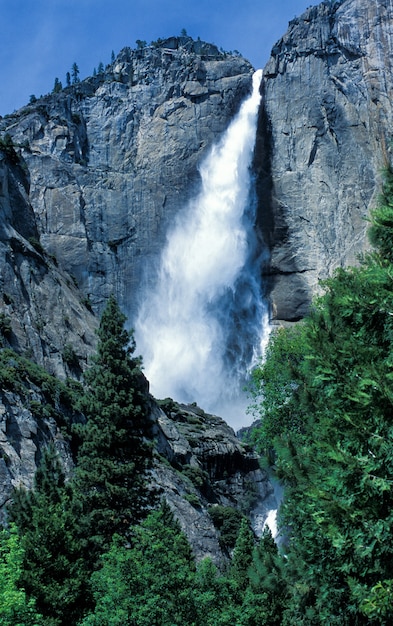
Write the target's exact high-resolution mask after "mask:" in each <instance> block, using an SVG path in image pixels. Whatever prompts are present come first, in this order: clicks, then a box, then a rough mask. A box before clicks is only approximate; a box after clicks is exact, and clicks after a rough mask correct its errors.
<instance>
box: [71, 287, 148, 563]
mask: <svg viewBox="0 0 393 626" xmlns="http://www.w3.org/2000/svg"><path fill="white" fill-rule="evenodd" d="M125 321H126V317H125V316H124V315H123V314H122V313H121V311H120V309H119V307H118V305H117V303H116V300H115V299H114V298H113V297H110V298H109V300H108V303H107V306H106V308H105V310H104V312H103V315H102V318H101V323H100V327H99V329H98V338H99V341H98V347H97V355H96V356H95V358H94V361H93V365H92V367H91V368H90V370H88V372H87V373H86V377H85V379H86V384H87V391H86V394H85V396H84V399H83V407H84V410H85V413H86V416H87V424H86V426H85V427H84V428H83V429H82V432H81V436H82V445H81V447H80V450H79V454H78V459H77V469H76V473H75V480H74V485H75V490H76V494H77V498H78V499H79V501H80V503H81V507H82V514H81V518H80V519H81V523H83V524H85V525H86V527H85V528H84V529H83V530H82V534H83V535H84V536H88V537H89V538H90V541H91V546H90V549H91V553H92V554H94V553H96V554H100V553H101V552H102V550H103V549H104V548H105V547H108V546H109V543H110V540H111V537H112V535H113V534H114V533H118V534H119V535H127V534H128V533H129V529H130V527H131V525H132V524H135V523H136V522H138V521H140V520H141V519H142V518H143V517H144V516H145V515H146V511H147V508H148V506H149V505H150V503H151V500H152V493H151V492H150V491H149V489H147V487H146V471H147V470H148V467H149V465H150V463H151V457H152V449H151V446H150V445H149V443H148V438H149V436H150V424H149V420H148V412H147V402H148V384H147V381H146V379H145V377H144V376H143V374H142V372H141V369H140V359H138V358H135V357H133V356H132V355H133V352H134V351H135V341H134V339H133V335H132V333H130V332H128V331H126V330H125V329H124V323H125Z"/></svg>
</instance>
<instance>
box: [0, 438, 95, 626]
mask: <svg viewBox="0 0 393 626" xmlns="http://www.w3.org/2000/svg"><path fill="white" fill-rule="evenodd" d="M10 516H11V518H12V520H13V521H14V522H15V523H16V525H17V527H18V531H19V533H20V545H21V548H22V549H23V571H22V572H21V575H20V580H21V583H22V585H23V587H24V588H25V589H26V591H27V592H28V594H29V595H30V596H33V597H34V598H36V602H37V607H38V609H39V611H40V612H41V613H42V614H43V615H44V616H45V623H47V624H50V625H51V626H56V625H59V626H60V625H62V624H64V625H65V624H74V623H76V621H77V620H78V619H79V617H81V614H82V613H81V611H82V609H83V607H84V606H85V603H86V600H87V592H86V589H85V587H86V585H85V580H86V579H87V578H88V571H86V562H85V560H84V559H83V553H82V550H81V547H82V546H81V543H80V542H79V541H78V540H77V532H76V524H77V519H78V518H77V511H76V510H75V509H74V507H73V505H72V492H71V490H70V488H69V487H67V486H66V485H65V477H64V473H63V470H62V467H61V464H60V461H59V459H58V456H57V454H56V452H55V450H54V449H53V448H52V447H50V448H48V449H47V450H46V451H45V453H44V456H43V458H42V462H41V464H40V466H39V468H38V469H37V472H36V475H35V480H34V488H33V490H32V491H31V492H26V491H24V490H22V489H20V490H17V491H16V492H15V494H14V498H13V504H12V506H11V507H10Z"/></svg>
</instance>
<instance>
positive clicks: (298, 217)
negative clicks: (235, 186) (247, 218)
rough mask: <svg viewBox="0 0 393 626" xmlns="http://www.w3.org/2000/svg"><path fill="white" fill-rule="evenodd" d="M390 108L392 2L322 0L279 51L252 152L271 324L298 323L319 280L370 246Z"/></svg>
mask: <svg viewBox="0 0 393 626" xmlns="http://www.w3.org/2000/svg"><path fill="white" fill-rule="evenodd" d="M392 102H393V7H392V3H391V2H390V0H378V2H370V1H369V0H344V1H341V2H322V3H321V4H320V5H319V6H316V7H311V8H309V9H308V10H307V11H306V12H305V13H304V14H303V15H302V16H301V17H300V18H298V19H294V20H293V21H291V22H290V24H289V29H288V31H287V33H286V34H285V35H284V37H283V38H282V39H281V40H280V41H278V43H277V44H276V45H275V46H274V48H273V50H272V55H271V58H270V60H269V62H268V64H267V66H266V68H265V70H264V79H263V107H262V109H261V114H260V124H259V131H258V143H257V156H256V159H257V164H256V165H257V168H258V172H259V178H258V185H259V201H260V225H261V228H262V231H263V235H264V237H265V240H266V242H267V244H268V246H269V248H270V251H271V258H270V264H269V267H268V268H267V276H268V282H269V283H270V298H271V302H272V317H273V319H284V320H292V321H293V320H297V319H299V318H300V317H302V316H303V315H304V314H305V312H306V311H307V309H308V307H309V304H310V299H311V297H312V295H313V294H314V293H315V292H316V291H317V289H318V281H319V280H320V279H323V278H326V277H327V276H329V275H331V274H332V272H333V271H334V269H335V268H336V267H338V266H345V265H348V264H355V263H356V262H357V255H358V253H359V252H361V251H363V250H364V249H365V248H366V247H367V245H368V243H367V238H366V230H367V222H366V221H365V218H366V217H367V216H368V213H369V210H370V208H372V207H373V206H375V202H376V198H377V194H378V191H379V189H380V175H381V170H382V169H383V167H384V166H385V165H386V163H387V162H389V160H390V158H391V136H392V126H393V111H392Z"/></svg>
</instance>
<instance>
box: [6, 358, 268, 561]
mask: <svg viewBox="0 0 393 626" xmlns="http://www.w3.org/2000/svg"><path fill="white" fill-rule="evenodd" d="M0 368H1V371H0V374H1V387H2V391H0V525H1V523H2V522H4V521H5V520H6V506H7V504H8V503H9V502H10V501H11V500H12V494H13V490H14V488H15V487H17V488H20V487H23V488H26V489H30V488H31V487H32V485H33V478H34V474H35V470H36V468H37V464H38V462H39V460H40V458H41V456H42V450H43V448H45V447H46V446H47V445H48V444H49V442H54V444H55V447H56V449H57V451H58V453H59V455H60V458H61V460H62V464H63V468H64V470H65V473H66V476H68V477H71V475H72V473H73V468H74V460H73V454H72V450H71V448H70V440H71V437H70V433H71V429H72V424H73V423H75V421H81V420H83V416H82V415H79V414H76V413H75V411H73V410H72V407H71V405H70V404H68V403H67V387H66V386H65V385H64V384H63V383H61V382H59V381H56V380H55V379H54V378H53V377H52V378H51V377H50V376H48V375H47V374H46V373H45V370H44V369H42V368H36V367H35V366H34V365H33V364H31V362H29V361H27V360H26V359H21V358H20V357H16V355H15V356H14V357H13V355H12V352H11V351H8V352H6V353H4V352H3V353H2V360H1V364H0ZM45 390H46V391H45ZM149 404H150V420H151V421H152V425H153V434H154V449H155V454H154V465H153V469H152V470H151V484H152V486H153V487H154V489H155V490H156V491H157V493H158V494H159V495H160V496H161V497H163V498H165V500H166V502H167V503H168V504H169V506H170V507H171V509H172V510H173V512H174V514H175V516H176V518H177V519H178V521H179V523H180V525H181V527H182V529H183V531H184V532H185V534H186V536H187V537H188V539H189V542H190V545H191V547H192V549H193V552H194V554H195V557H196V558H197V559H198V560H199V559H202V558H204V557H207V556H208V557H210V558H212V559H213V560H214V561H215V562H216V563H217V564H218V565H220V564H223V563H224V562H225V560H226V559H227V557H228V546H226V545H224V544H223V542H222V541H221V539H220V534H219V531H218V530H217V529H216V528H215V525H214V520H213V517H212V516H211V515H210V511H211V507H215V506H217V505H219V506H221V507H224V508H225V511H229V513H230V512H231V511H233V510H234V509H235V510H237V511H241V512H242V513H243V514H246V515H248V516H249V517H250V519H251V521H252V523H253V525H254V528H255V530H256V532H260V531H261V527H262V526H261V524H262V525H263V523H264V521H265V520H266V517H267V513H268V510H269V509H271V508H277V503H276V501H275V498H274V493H273V488H272V485H271V483H270V482H269V479H268V476H267V474H266V472H265V471H264V470H262V469H261V468H260V466H259V460H258V457H257V456H256V455H255V453H253V451H252V450H251V449H250V448H249V447H248V446H247V445H244V444H243V443H241V442H240V441H239V440H238V439H237V438H236V436H235V433H234V432H233V430H232V429H231V428H230V427H229V426H228V425H227V424H226V423H225V422H224V420H222V419H221V418H219V417H216V416H213V415H208V414H206V413H205V412H204V411H203V410H201V409H200V408H199V407H197V406H195V405H191V406H185V405H178V404H176V403H174V402H173V401H167V402H166V403H165V402H164V403H163V404H162V406H161V407H160V406H158V404H157V403H156V402H155V401H154V400H153V399H152V398H151V399H150V401H149ZM163 409H165V410H163Z"/></svg>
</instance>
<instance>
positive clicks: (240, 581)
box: [230, 517, 255, 593]
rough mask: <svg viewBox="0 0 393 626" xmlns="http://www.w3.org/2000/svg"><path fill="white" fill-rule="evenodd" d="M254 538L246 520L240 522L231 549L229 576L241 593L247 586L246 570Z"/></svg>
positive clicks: (248, 565)
mask: <svg viewBox="0 0 393 626" xmlns="http://www.w3.org/2000/svg"><path fill="white" fill-rule="evenodd" d="M254 545H255V538H254V533H253V532H252V530H251V528H250V525H249V522H248V520H247V519H246V518H245V517H244V518H243V519H242V522H241V526H240V530H239V535H238V538H237V540H236V544H235V548H234V550H233V556H232V562H231V570H230V577H231V579H232V580H233V581H234V583H235V587H236V589H237V591H238V592H240V593H243V592H244V591H245V589H246V588H247V586H248V570H249V567H250V565H251V560H252V553H253V550H254Z"/></svg>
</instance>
